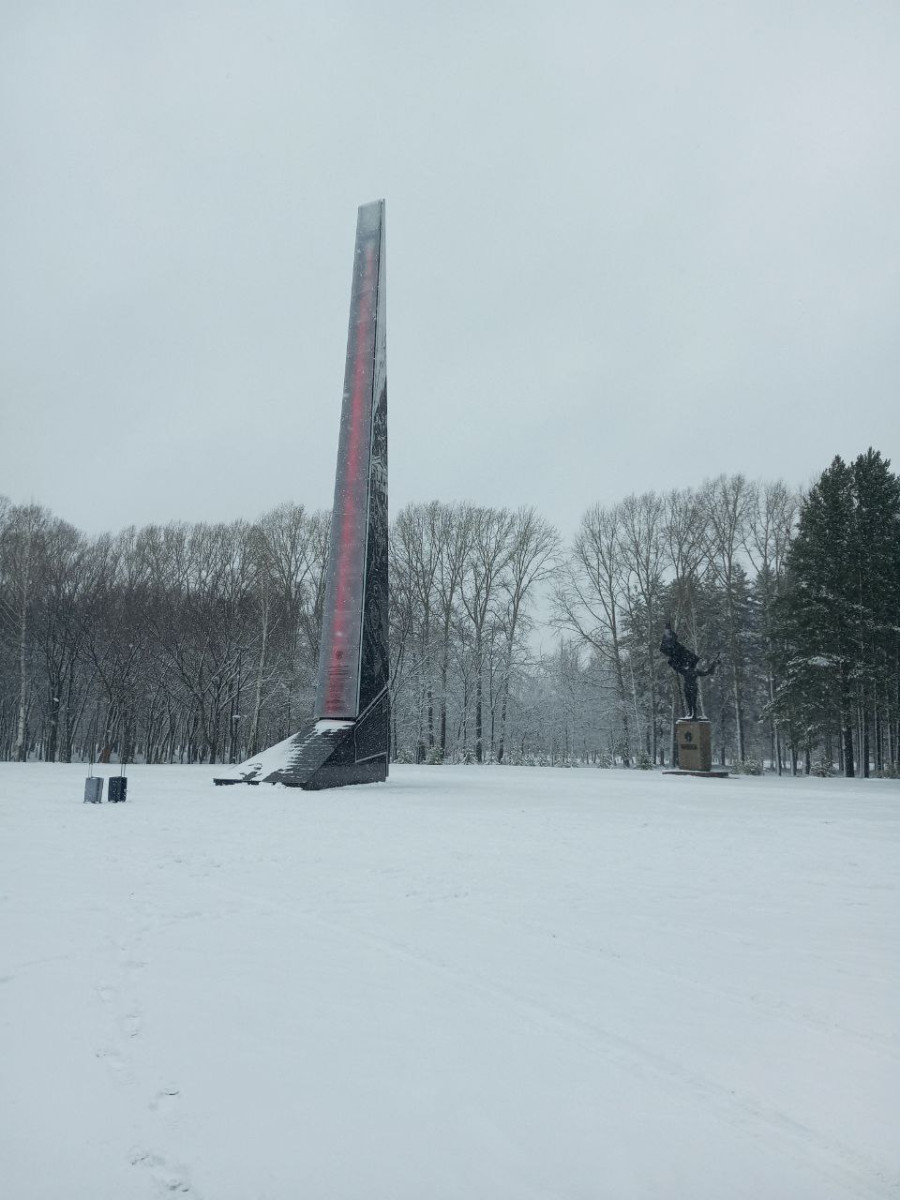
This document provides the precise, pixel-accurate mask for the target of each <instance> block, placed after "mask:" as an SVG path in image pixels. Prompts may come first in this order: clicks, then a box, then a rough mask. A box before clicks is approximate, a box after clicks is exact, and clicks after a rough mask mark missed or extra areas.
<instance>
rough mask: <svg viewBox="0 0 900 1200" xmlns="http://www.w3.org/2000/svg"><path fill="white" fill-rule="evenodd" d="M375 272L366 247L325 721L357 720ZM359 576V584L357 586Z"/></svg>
mask: <svg viewBox="0 0 900 1200" xmlns="http://www.w3.org/2000/svg"><path fill="white" fill-rule="evenodd" d="M374 273H375V248H374V246H372V245H369V246H368V248H367V249H366V264H365V271H364V274H363V285H362V294H361V295H360V299H359V315H358V316H357V320H356V344H355V347H354V355H355V359H354V364H353V392H352V395H351V400H350V429H349V437H348V439H347V473H346V476H345V480H346V492H345V494H344V496H342V497H341V502H342V512H341V524H340V535H339V542H338V562H337V586H336V588H335V602H334V625H333V627H332V628H333V637H332V641H331V662H330V664H329V667H328V694H327V699H326V708H327V713H326V715H328V716H333V717H347V716H351V715H355V713H354V714H351V713H348V712H346V711H344V709H345V705H343V704H342V701H345V700H346V697H345V696H344V684H345V681H346V678H347V675H346V672H347V669H348V665H349V664H348V663H347V661H346V652H347V648H348V633H349V623H350V614H349V613H348V611H347V607H346V606H347V602H348V599H349V598H350V595H351V589H352V588H353V586H354V583H356V582H357V576H358V575H359V572H358V570H357V567H358V562H357V559H356V555H355V554H354V550H355V549H356V538H355V537H354V534H355V533H356V531H357V529H358V528H359V524H358V521H357V519H356V518H357V516H358V509H359V506H360V504H361V503H362V500H363V496H364V489H362V488H361V486H360V484H361V483H362V482H363V481H362V478H361V474H362V472H361V468H362V466H363V465H364V463H365V455H364V454H363V446H364V434H365V429H364V428H363V426H364V423H365V422H364V417H365V411H366V383H367V380H368V370H367V368H368V354H367V350H368V338H367V336H366V334H367V332H368V329H369V326H370V325H371V322H372V290H373V288H372V284H373V276H374ZM361 582H362V581H361V577H360V578H359V583H361Z"/></svg>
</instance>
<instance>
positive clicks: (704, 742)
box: [675, 717, 712, 775]
mask: <svg viewBox="0 0 900 1200" xmlns="http://www.w3.org/2000/svg"><path fill="white" fill-rule="evenodd" d="M675 744H676V746H677V747H678V769H679V770H680V771H702V772H703V774H704V775H708V774H709V773H710V771H711V770H712V741H711V737H710V725H709V721H707V720H706V718H705V717H700V718H696V717H695V718H689V717H682V718H681V720H680V721H676V722H675Z"/></svg>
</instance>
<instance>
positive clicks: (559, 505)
mask: <svg viewBox="0 0 900 1200" xmlns="http://www.w3.org/2000/svg"><path fill="white" fill-rule="evenodd" d="M0 162H2V165H3V184H2V189H0V493H5V494H7V495H8V496H9V497H10V498H11V499H13V500H14V501H17V502H22V501H28V500H34V501H37V502H39V503H41V504H45V505H47V506H49V507H50V508H52V509H53V510H54V511H55V512H56V513H57V514H58V515H60V516H63V517H65V518H66V519H67V520H70V521H72V522H73V523H74V524H76V525H78V526H80V527H82V528H84V529H86V530H89V531H91V532H95V531H100V530H102V529H118V528H120V527H122V526H124V525H127V524H131V523H136V524H145V523H149V522H162V521H168V520H176V519H180V520H231V519H234V518H236V517H246V518H252V517H254V516H257V515H259V514H260V513H262V512H263V511H265V510H266V509H267V508H270V507H272V506H273V505H275V504H277V503H280V502H281V501H284V500H292V501H296V502H299V503H303V504H305V505H307V506H308V507H310V508H320V507H328V506H330V504H331V500H332V489H333V480H334V460H335V453H336V448H337V434H338V421H339V416H340V403H341V390H342V385H343V370H344V354H345V347H346V336H347V316H348V309H349V299H350V269H351V260H352V254H353V239H354V232H355V225H356V209H357V206H358V205H359V204H361V203H364V202H367V201H370V200H374V199H378V198H381V197H384V198H385V199H386V201H387V276H388V317H387V347H388V397H389V430H390V488H391V508H392V511H393V512H396V511H397V509H398V508H399V507H400V506H401V505H402V504H404V503H405V502H407V501H409V500H427V499H432V498H438V499H442V500H452V499H471V500H474V501H478V502H480V503H486V504H497V505H500V504H506V505H510V506H516V505H519V504H526V503H531V504H534V505H536V506H537V508H538V509H539V510H540V511H541V512H542V513H543V514H544V515H546V516H547V517H549V518H550V519H551V520H553V521H555V522H556V523H557V524H558V525H559V526H560V528H561V529H562V530H563V531H564V532H565V533H566V534H570V533H571V532H573V531H574V528H575V526H576V524H577V522H578V519H579V517H580V515H581V513H582V512H583V511H584V509H585V508H586V507H587V506H588V505H589V504H592V503H594V502H596V501H600V502H602V503H609V502H613V501H615V500H618V499H620V498H622V497H623V496H624V495H626V494H627V493H629V492H632V491H634V492H641V491H645V490H648V489H651V488H655V489H667V488H670V487H673V486H681V485H686V484H692V483H699V482H700V481H701V480H702V479H703V477H704V476H706V475H711V474H717V473H719V472H721V471H725V472H737V471H741V472H743V473H745V474H746V475H748V476H751V477H754V478H758V477H766V478H774V477H784V478H786V479H788V480H789V481H790V482H805V481H808V480H809V479H810V478H811V477H812V476H813V475H815V474H817V473H818V472H819V471H821V470H822V469H823V468H824V467H825V466H827V464H828V462H829V461H830V460H831V458H832V457H833V456H834V455H835V454H837V453H840V454H842V455H843V456H845V457H852V456H854V455H856V454H857V453H859V452H860V451H862V450H864V449H866V447H868V446H869V445H870V444H871V445H874V446H875V447H877V448H879V449H881V450H882V452H883V453H884V454H886V455H887V456H888V457H890V458H892V459H893V461H894V467H895V469H897V468H898V467H900V388H898V382H900V336H898V333H900V329H898V311H900V310H898V301H900V3H898V2H897V0H885V2H884V3H879V2H876V0H846V2H844V3H833V2H829V0H810V2H808V3H798V2H794V0H775V2H773V3H766V2H763V0H748V2H747V3H743V4H735V3H727V2H725V0H710V2H709V3H687V2H679V0H665V2H659V3H641V2H640V0H630V2H625V3H605V2H603V0H585V2H583V3H573V4H566V3H559V2H554V3H553V4H550V3H547V2H546V0H545V2H543V3H539V4H538V3H534V4H531V3H508V4H507V3H490V2H488V3H485V2H484V0H481V2H480V3H477V4H476V3H472V4H467V3H462V4H460V3H442V4H435V5H431V4H424V3H421V0H411V2H409V3H385V4H374V3H373V4H367V3H356V4H354V3H341V2H340V0H328V3H325V2H320V3H318V4H307V3H303V2H302V0H254V2H253V3H237V4H229V3H223V2H221V0H218V2H215V3H213V2H203V0H199V2H197V3H190V2H186V3H171V2H168V0H155V2H154V3H152V4H147V3H140V4H136V3H128V2H122V0H110V2H109V3H101V2H100V0H83V2H82V3H68V2H65V0H61V2H60V3H50V2H42V0H3V3H2V5H0Z"/></svg>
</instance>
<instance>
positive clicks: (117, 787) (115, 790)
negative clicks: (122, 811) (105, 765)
mask: <svg viewBox="0 0 900 1200" xmlns="http://www.w3.org/2000/svg"><path fill="white" fill-rule="evenodd" d="M127 790H128V780H127V778H126V777H125V776H124V775H114V776H113V778H112V779H110V781H109V791H108V792H107V797H106V798H107V800H108V801H109V803H110V804H121V803H122V802H123V801H124V799H125V793H126V792H127Z"/></svg>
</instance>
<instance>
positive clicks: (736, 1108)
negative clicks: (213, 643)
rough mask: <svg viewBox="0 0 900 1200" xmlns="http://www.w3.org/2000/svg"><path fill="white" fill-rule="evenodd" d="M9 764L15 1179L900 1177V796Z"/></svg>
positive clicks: (3, 1142) (436, 771)
mask: <svg viewBox="0 0 900 1200" xmlns="http://www.w3.org/2000/svg"><path fill="white" fill-rule="evenodd" d="M84 775H85V770H84V768H83V767H80V766H63V765H42V764H26V765H18V764H0V1179H2V1185H0V1191H2V1194H3V1195H4V1196H8V1197H10V1200H63V1198H65V1200H82V1198H83V1200H107V1198H109V1200H113V1198H115V1200H124V1198H128V1200H130V1198H132V1197H134V1198H135V1200H142V1198H144V1197H154V1196H158V1195H172V1194H175V1195H178V1194H187V1195H189V1196H191V1197H193V1198H194V1200H295V1198H303V1200H337V1198H341V1200H344V1198H346V1200H362V1198H365V1200H444V1198H448V1200H449V1198H450V1197H453V1198H458V1200H481V1198H484V1200H531V1198H535V1200H536V1198H538V1197H540V1198H546V1200H549V1198H551V1197H553V1198H566V1200H569V1198H572V1200H575V1198H577V1200H607V1198H608V1200H632V1198H638V1197H640V1198H646V1200H651V1198H652V1200H670V1198H671V1200H681V1198H684V1197H690V1198H691V1200H723V1198H727V1200H745V1198H746V1200H850V1198H854V1200H857V1198H863V1197H875V1198H882V1197H884V1198H886V1197H894V1198H897V1197H900V1136H898V1128H900V1126H898V1113H900V882H898V881H900V874H898V866H900V853H898V851H900V786H898V784H896V783H890V782H876V781H871V782H868V783H864V782H862V781H850V782H844V781H841V780H836V779H832V780H823V781H814V780H791V779H785V780H783V781H777V780H774V779H731V780H723V781H721V782H720V781H707V780H687V779H672V778H671V777H668V776H663V775H658V774H650V773H647V774H645V773H640V772H635V773H627V772H622V771H588V770H581V771H578V770H576V771H560V770H555V771H554V770H540V769H527V768H522V769H517V768H474V767H473V768H462V767H460V768H449V767H447V768H428V767H420V768H416V767H406V768H402V767H400V768H396V769H394V770H393V771H392V774H391V780H390V782H389V783H388V784H386V785H382V786H376V787H369V788H352V789H345V790H342V791H338V792H332V793H302V792H294V791H289V790H286V789H281V788H271V787H260V788H252V789H251V788H243V787H237V788H214V787H213V786H212V784H211V778H212V775H213V770H212V769H207V768H204V767H190V768H181V767H150V768H140V767H136V768H133V769H132V770H131V772H130V781H129V799H128V802H127V803H126V804H124V805H107V804H104V805H102V806H100V807H97V806H93V805H82V804H81V803H80V800H81V793H82V781H83V778H84Z"/></svg>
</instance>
